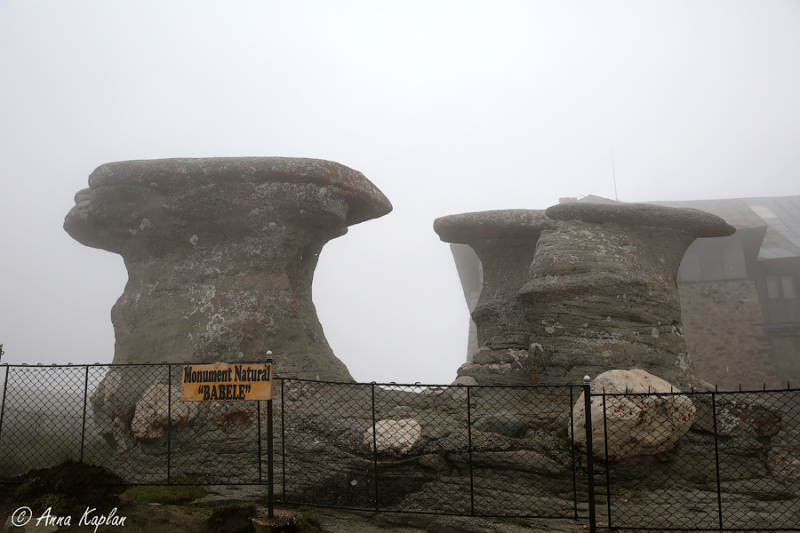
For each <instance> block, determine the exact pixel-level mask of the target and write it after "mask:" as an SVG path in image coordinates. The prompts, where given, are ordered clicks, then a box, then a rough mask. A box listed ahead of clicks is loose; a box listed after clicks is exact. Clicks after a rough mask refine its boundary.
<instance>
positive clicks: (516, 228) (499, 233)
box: [433, 209, 557, 244]
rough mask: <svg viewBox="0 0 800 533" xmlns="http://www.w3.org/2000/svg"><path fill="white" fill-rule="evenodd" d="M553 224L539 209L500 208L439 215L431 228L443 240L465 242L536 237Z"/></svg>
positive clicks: (553, 225) (554, 223)
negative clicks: (497, 209) (444, 215)
mask: <svg viewBox="0 0 800 533" xmlns="http://www.w3.org/2000/svg"><path fill="white" fill-rule="evenodd" d="M556 225H557V223H556V222H554V221H553V220H551V219H549V218H547V217H546V216H545V212H544V211H541V210H531V209H503V210H499V211H476V212H473V213H461V214H459V215H449V216H446V217H440V218H437V219H436V220H435V221H434V222H433V230H434V231H435V232H436V233H437V234H438V235H439V238H440V239H441V240H442V241H444V242H453V243H460V244H468V243H470V242H474V241H476V240H480V239H494V238H499V237H517V238H530V237H538V236H539V234H540V233H541V232H542V230H545V229H550V228H553V227H555V226H556Z"/></svg>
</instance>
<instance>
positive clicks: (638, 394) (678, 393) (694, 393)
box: [591, 387, 800, 397]
mask: <svg viewBox="0 0 800 533" xmlns="http://www.w3.org/2000/svg"><path fill="white" fill-rule="evenodd" d="M776 392H800V388H789V387H787V388H785V389H752V390H747V389H744V390H712V391H701V390H693V391H677V390H676V391H671V392H656V391H652V392H605V391H598V392H592V394H591V395H592V396H605V397H611V396H636V397H641V396H701V395H703V396H707V395H711V394H717V395H719V394H726V395H727V394H734V395H740V394H764V393H776Z"/></svg>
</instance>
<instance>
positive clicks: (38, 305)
mask: <svg viewBox="0 0 800 533" xmlns="http://www.w3.org/2000/svg"><path fill="white" fill-rule="evenodd" d="M0 76H1V77H2V78H1V79H0V81H1V83H0V198H2V200H3V202H2V208H0V225H1V226H0V227H1V228H2V230H1V231H0V252H2V256H0V343H3V344H4V350H5V352H6V355H5V356H4V357H3V362H8V363H23V362H26V363H29V364H31V363H40V362H41V363H45V364H49V363H67V362H72V363H85V362H103V363H108V362H111V360H112V358H113V353H114V332H113V328H112V325H111V320H110V316H109V313H110V309H111V306H112V305H113V304H114V302H115V300H116V299H117V298H118V297H119V296H120V295H121V293H122V290H123V287H124V285H125V281H126V278H127V275H126V271H125V268H124V265H123V263H122V260H121V258H120V257H119V256H117V255H115V254H111V253H109V252H105V251H102V250H95V249H91V248H87V247H85V246H82V245H80V244H79V243H77V242H76V241H74V240H72V239H71V238H70V237H69V236H68V235H67V234H66V233H65V232H64V231H63V229H62V224H63V219H64V216H65V215H66V214H67V212H68V211H69V209H70V208H71V207H72V205H73V204H74V203H73V196H74V194H75V193H76V192H77V191H78V190H80V189H82V188H85V187H86V186H87V178H88V176H89V174H90V173H91V172H92V170H93V169H94V168H96V167H97V166H98V165H100V164H103V163H106V162H111V161H122V160H131V159H156V158H165V157H222V156H292V157H312V158H320V159H328V160H332V161H336V162H339V163H341V164H344V165H347V166H349V167H351V168H354V169H356V170H359V171H361V172H363V173H364V174H365V175H366V177H367V178H369V179H370V180H371V181H372V182H373V183H374V184H375V185H376V186H377V187H378V188H380V189H381V190H382V191H383V192H384V193H385V194H386V195H387V196H388V197H389V199H390V200H391V201H392V204H393V205H394V211H393V212H392V213H390V214H389V215H387V216H385V217H383V218H380V219H377V220H372V221H368V222H364V223H362V224H359V225H356V226H353V227H351V228H350V232H349V233H348V234H347V235H345V236H343V237H341V238H338V239H335V240H334V241H331V242H330V243H329V244H328V245H327V246H326V247H325V248H324V249H323V251H322V254H321V256H320V261H319V265H318V267H317V270H316V276H315V281H314V302H315V304H316V306H317V312H318V315H319V317H320V321H321V322H322V325H323V327H324V330H325V334H326V337H327V339H328V342H329V343H330V345H331V347H332V348H333V350H334V352H335V353H336V354H337V356H338V357H339V358H340V359H342V361H344V363H345V364H346V365H347V366H348V367H349V369H350V372H351V374H352V375H353V376H354V377H355V379H357V380H359V381H378V382H389V381H395V382H416V381H419V382H423V383H449V382H451V381H452V380H453V379H454V378H455V376H456V369H457V368H458V366H459V365H460V364H461V363H463V362H464V360H465V358H466V344H467V325H468V311H467V307H466V304H465V302H464V298H463V294H462V292H461V288H460V284H459V281H458V275H457V272H456V268H455V265H454V263H453V259H452V256H451V254H450V249H449V246H448V245H447V244H445V243H442V242H441V241H439V239H438V236H437V235H436V234H435V233H434V232H433V229H432V224H433V221H434V219H436V218H437V217H440V216H444V215H450V214H455V213H462V212H468V211H482V210H488V209H511V208H529V209H543V208H546V207H548V206H550V205H553V204H555V203H558V199H559V197H565V196H581V195H587V194H595V195H599V196H605V197H609V198H614V197H615V195H617V196H618V197H619V199H620V200H622V201H627V202H639V201H656V200H663V201H667V200H692V199H712V198H739V197H753V196H781V195H789V194H798V184H799V183H800V98H798V94H800V2H798V1H760V2H752V1H750V0H746V1H736V0H725V1H705V2H697V1H676V0H669V1H662V2H659V1H651V2H634V1H623V2H619V1H605V2H590V1H584V2H569V1H559V2H535V1H520V2H514V1H507V2H493V3H489V2H465V1H463V0H462V1H453V2H445V1H438V2H436V1H426V2H414V1H409V0H404V1H402V2H390V1H387V2H369V1H364V2H354V1H337V2H324V1H318V2H304V1H294V2H268V1H251V2H249V1H233V2H203V1H197V0H192V1H185V2H183V1H173V0H163V1H158V2H155V1H142V2H115V1H108V0H95V1H79V0H70V1H69V2H58V1H55V0H53V1H49V2H48V1H37V0H0ZM612 152H613V158H614V172H613V173H612V159H611V154H612ZM614 175H616V193H615V187H614V185H615V184H614Z"/></svg>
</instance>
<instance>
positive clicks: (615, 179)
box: [611, 150, 619, 202]
mask: <svg viewBox="0 0 800 533" xmlns="http://www.w3.org/2000/svg"><path fill="white" fill-rule="evenodd" d="M611 175H612V176H614V199H615V200H616V201H618V202H619V196H617V172H616V171H615V170H614V150H611Z"/></svg>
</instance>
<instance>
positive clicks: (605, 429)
mask: <svg viewBox="0 0 800 533" xmlns="http://www.w3.org/2000/svg"><path fill="white" fill-rule="evenodd" d="M626 390H627V386H626ZM602 398H603V446H604V448H603V451H604V452H605V456H606V509H607V510H608V529H611V465H610V464H609V463H610V461H609V459H608V456H609V453H608V413H607V411H606V400H607V399H608V398H607V397H606V388H605V386H604V387H603V396H602Z"/></svg>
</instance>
